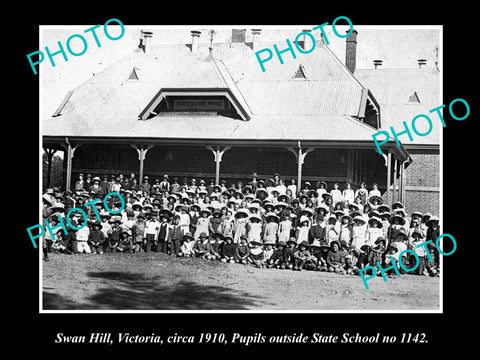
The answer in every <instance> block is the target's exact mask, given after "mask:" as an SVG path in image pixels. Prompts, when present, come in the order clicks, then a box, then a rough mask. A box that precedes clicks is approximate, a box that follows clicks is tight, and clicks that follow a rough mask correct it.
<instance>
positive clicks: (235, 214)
mask: <svg viewBox="0 0 480 360" xmlns="http://www.w3.org/2000/svg"><path fill="white" fill-rule="evenodd" d="M98 180H99V178H95V180H94V183H95V182H98ZM146 180H147V182H148V179H146ZM254 180H255V181H251V182H250V183H248V184H247V185H245V186H244V185H243V184H239V183H237V184H235V186H232V187H230V188H226V187H225V184H224V183H222V184H221V185H213V186H210V185H212V184H210V185H209V186H205V182H204V181H202V180H201V181H200V182H199V185H198V186H197V185H196V181H191V184H190V185H188V184H187V185H183V186H180V187H179V188H175V186H174V185H175V184H176V183H177V181H174V182H173V183H172V184H170V183H169V181H168V176H164V179H163V181H162V182H160V181H155V184H154V186H152V187H150V188H149V189H148V191H145V188H144V191H142V190H138V191H134V190H130V189H128V186H127V188H122V187H120V189H118V192H120V194H122V196H123V198H124V200H125V204H126V206H125V209H124V210H123V211H122V213H121V214H120V215H119V216H111V215H110V213H108V212H107V211H105V209H103V208H102V203H101V202H98V203H97V206H98V211H99V213H100V216H101V219H102V220H101V222H98V221H92V222H91V223H90V225H89V226H87V227H85V228H86V229H87V230H85V231H84V232H87V231H88V232H89V234H88V235H86V234H82V233H80V234H78V233H79V232H80V231H78V232H75V231H71V232H70V231H69V235H66V236H64V238H65V239H64V240H63V241H60V242H59V241H55V242H54V244H55V245H54V246H56V247H59V246H64V247H65V249H66V250H67V251H69V252H70V251H71V252H74V253H75V252H87V253H88V252H93V253H103V252H116V251H121V252H140V251H157V252H164V253H169V254H171V255H176V256H195V257H202V258H205V259H211V260H215V259H216V260H221V261H224V262H239V263H247V262H250V263H252V264H255V265H256V266H259V267H265V266H267V267H277V268H291V269H295V270H301V269H310V270H325V271H335V272H339V273H357V272H358V269H359V268H362V267H365V266H368V265H373V266H375V265H376V263H377V261H379V262H380V263H381V264H387V263H388V261H390V256H392V257H393V259H397V260H396V261H398V260H399V259H398V254H399V253H401V252H402V251H403V250H405V249H407V248H408V249H414V250H415V252H416V253H417V255H418V259H420V261H419V264H418V266H417V271H416V273H417V274H430V275H435V274H438V252H437V250H436V249H435V248H434V245H432V243H429V248H428V251H429V253H428V254H427V253H426V250H425V248H416V245H417V244H418V243H421V242H424V241H427V240H433V244H434V243H435V239H436V237H438V236H439V220H438V218H437V217H435V216H431V215H430V214H421V213H419V212H413V213H412V214H411V216H410V218H407V214H406V212H405V209H404V207H403V205H402V204H401V203H395V204H393V205H392V207H391V208H390V207H389V206H387V205H385V204H383V201H382V198H381V194H380V192H379V191H378V188H377V187H376V186H375V185H374V186H373V188H372V190H371V191H367V190H366V186H365V184H362V185H361V186H360V188H359V189H357V190H356V191H353V190H352V189H351V186H350V185H349V184H346V185H345V189H344V190H343V191H340V190H339V188H338V184H334V185H333V189H331V190H330V191H327V190H326V189H327V184H326V183H325V182H319V183H318V184H317V189H311V186H310V184H309V183H308V182H307V183H305V185H304V187H303V188H302V190H301V191H299V192H298V193H297V192H296V190H295V191H292V190H294V189H292V188H288V187H285V186H284V185H283V183H282V182H281V180H280V179H279V177H278V175H276V176H275V177H274V178H273V179H271V180H270V181H267V184H265V183H264V182H263V181H261V180H256V179H254ZM143 183H145V179H144V182H143ZM143 183H142V184H143ZM157 184H161V185H160V186H155V185H157ZM166 184H168V185H166ZM97 185H98V184H97ZM222 185H223V187H222ZM265 185H267V186H265ZM290 185H292V184H290ZM290 185H289V186H290ZM107 190H108V189H107ZM288 190H290V191H288ZM352 193H353V197H352ZM290 194H292V195H293V194H295V195H297V196H290ZM58 195H59V192H58V191H57V193H55V191H53V193H52V191H47V194H45V195H44V206H45V208H46V209H50V215H48V216H49V217H50V218H51V219H52V220H53V221H55V220H54V219H53V218H54V216H53V217H52V216H51V215H52V213H53V214H58V213H61V212H62V211H63V212H66V211H68V207H69V206H70V207H81V206H83V204H85V203H86V202H88V201H89V199H91V198H92V197H93V196H95V197H98V195H101V194H99V193H98V192H96V193H92V192H91V191H90V192H88V191H86V190H85V189H84V190H76V191H75V194H74V195H73V194H72V192H69V191H66V192H64V193H63V194H60V196H58ZM65 198H68V201H65ZM71 200H73V204H71ZM62 205H63V206H62ZM112 206H113V207H114V206H115V204H113V205H112ZM86 210H87V211H88V210H90V209H86ZM47 213H48V211H47ZM89 216H92V217H94V216H95V214H94V213H92V211H90V212H89ZM72 221H75V214H74V217H73V220H72ZM407 222H408V225H407ZM99 233H101V234H102V235H100V234H99ZM60 237H62V234H60ZM79 239H80V240H79ZM47 242H48V234H47ZM62 243H64V244H65V245H62ZM79 244H80V245H79ZM422 251H423V253H422ZM430 251H431V253H430ZM429 258H432V259H433V261H430V260H428V261H426V260H427V259H429ZM416 259H417V257H411V256H410V257H408V258H406V259H403V261H402V262H403V263H404V264H407V266H408V264H410V266H415V262H416Z"/></svg>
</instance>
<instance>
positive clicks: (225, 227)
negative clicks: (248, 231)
mask: <svg viewBox="0 0 480 360" xmlns="http://www.w3.org/2000/svg"><path fill="white" fill-rule="evenodd" d="M220 233H221V234H222V236H223V237H227V236H231V237H232V241H233V216H232V211H231V210H230V209H228V210H227V212H226V214H225V218H224V219H223V220H222V223H221V224H220Z"/></svg>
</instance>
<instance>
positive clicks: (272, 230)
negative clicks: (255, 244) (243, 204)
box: [263, 212, 279, 243]
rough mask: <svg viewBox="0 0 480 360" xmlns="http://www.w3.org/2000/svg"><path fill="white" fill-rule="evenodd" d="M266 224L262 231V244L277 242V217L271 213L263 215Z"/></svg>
mask: <svg viewBox="0 0 480 360" xmlns="http://www.w3.org/2000/svg"><path fill="white" fill-rule="evenodd" d="M265 220H266V222H267V223H266V224H265V226H264V229H263V241H264V242H271V243H276V242H277V234H278V220H279V218H278V216H277V215H276V214H275V213H273V212H269V213H267V214H265Z"/></svg>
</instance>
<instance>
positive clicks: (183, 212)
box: [179, 205, 190, 234]
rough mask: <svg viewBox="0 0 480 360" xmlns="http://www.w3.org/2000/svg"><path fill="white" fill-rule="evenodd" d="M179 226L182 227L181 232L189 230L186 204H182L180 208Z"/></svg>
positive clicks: (188, 215)
mask: <svg viewBox="0 0 480 360" xmlns="http://www.w3.org/2000/svg"><path fill="white" fill-rule="evenodd" d="M179 216H180V223H179V224H180V226H181V229H182V233H183V234H186V233H187V232H189V231H190V214H189V213H188V206H187V205H182V207H181V208H180V214H179Z"/></svg>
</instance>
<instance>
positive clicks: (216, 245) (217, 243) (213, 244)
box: [207, 233, 223, 260]
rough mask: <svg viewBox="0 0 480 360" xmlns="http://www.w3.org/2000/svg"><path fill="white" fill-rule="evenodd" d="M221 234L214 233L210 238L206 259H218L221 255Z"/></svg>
mask: <svg viewBox="0 0 480 360" xmlns="http://www.w3.org/2000/svg"><path fill="white" fill-rule="evenodd" d="M222 239H223V237H222V234H220V233H215V234H213V235H212V238H211V239H210V254H209V255H208V256H207V259H208V260H220V259H221V258H222V256H221V255H220V254H221V252H222Z"/></svg>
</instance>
